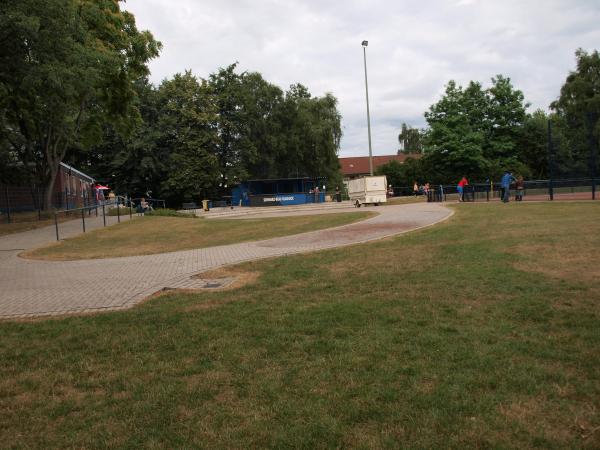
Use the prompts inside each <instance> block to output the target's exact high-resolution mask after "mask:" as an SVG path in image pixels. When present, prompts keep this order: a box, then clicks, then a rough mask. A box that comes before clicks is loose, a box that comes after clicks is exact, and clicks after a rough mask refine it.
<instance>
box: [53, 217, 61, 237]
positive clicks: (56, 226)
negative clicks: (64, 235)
mask: <svg viewBox="0 0 600 450" xmlns="http://www.w3.org/2000/svg"><path fill="white" fill-rule="evenodd" d="M54 227H55V228H56V240H57V241H60V239H59V238H58V217H57V215H56V211H54Z"/></svg>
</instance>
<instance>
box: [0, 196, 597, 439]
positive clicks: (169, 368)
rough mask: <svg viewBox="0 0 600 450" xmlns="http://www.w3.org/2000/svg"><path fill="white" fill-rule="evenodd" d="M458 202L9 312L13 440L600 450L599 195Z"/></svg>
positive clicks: (0, 422) (5, 341)
mask: <svg viewBox="0 0 600 450" xmlns="http://www.w3.org/2000/svg"><path fill="white" fill-rule="evenodd" d="M456 211H457V213H456V214H455V216H454V217H453V218H452V219H451V220H450V221H448V222H445V223H443V224H440V225H437V226H435V227H432V228H428V229H425V230H421V231H418V232H415V233H412V234H408V235H404V236H401V237H397V238H393V239H387V240H383V241H380V242H377V243H371V244H367V245H356V246H352V247H347V248H343V249H337V250H330V251H324V252H319V253H314V254H309V255H298V256H293V257H285V258H277V259H271V260H266V261H262V262H254V263H251V264H245V265H241V266H238V267H237V268H236V270H237V271H238V272H241V273H243V272H253V273H257V272H258V273H260V276H259V277H258V279H256V281H254V282H253V283H252V284H249V285H247V286H245V287H242V288H240V289H237V290H231V291H221V292H203V293H197V294H180V293H173V294H168V295H164V296H161V297H157V298H154V299H152V300H150V301H148V302H146V303H144V304H142V305H140V306H139V307H136V308H134V309H133V310H130V311H125V312H118V313H106V314H100V315H95V316H82V317H70V318H64V319H53V320H40V321H34V322H4V323H0V442H1V443H2V447H6V448H56V447H69V448H85V447H94V448H115V447H119V448H210V449H215V448H290V447H292V448H298V447H302V448H340V447H349V448H516V447H518V448H533V447H537V448H598V447H600V357H599V350H600V305H599V301H600V257H599V255H598V249H599V248H600V233H598V231H599V229H598V223H599V221H600V206H598V204H594V203H590V202H587V203H575V202H573V203H555V204H550V203H535V204H534V203H530V204H517V203H511V204H508V205H503V204H499V203H495V204H465V205H457V206H456Z"/></svg>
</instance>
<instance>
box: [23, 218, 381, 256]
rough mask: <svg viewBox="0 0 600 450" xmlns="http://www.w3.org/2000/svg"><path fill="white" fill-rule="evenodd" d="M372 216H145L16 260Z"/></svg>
mask: <svg viewBox="0 0 600 450" xmlns="http://www.w3.org/2000/svg"><path fill="white" fill-rule="evenodd" d="M372 214H373V213H371V212H354V213H337V214H321V215H308V216H294V218H293V219H290V218H287V217H274V218H268V219H244V220H226V219H211V220H204V219H190V218H181V217H159V216H145V217H137V218H135V219H134V220H129V221H127V222H124V223H121V224H119V225H113V226H110V227H107V228H103V229H99V230H94V231H92V232H90V233H86V234H83V235H79V236H77V237H74V238H70V239H65V240H64V241H61V242H58V243H54V244H51V245H47V246H44V247H40V248H37V249H33V250H30V251H27V252H24V253H22V254H21V256H23V257H26V258H32V259H44V260H57V261H65V260H78V259H96V258H110V257H123V256H135V255H150V254H157V253H168V252H174V251H180V250H190V249H197V248H207V247H215V246H219V245H229V244H234V243H239V242H248V241H257V240H263V239H269V238H273V237H281V236H288V235H293V234H298V233H303V232H307V231H314V230H321V229H325V228H333V227H338V226H341V225H345V224H348V223H353V222H357V221H360V220H364V219H366V218H368V217H371V216H372Z"/></svg>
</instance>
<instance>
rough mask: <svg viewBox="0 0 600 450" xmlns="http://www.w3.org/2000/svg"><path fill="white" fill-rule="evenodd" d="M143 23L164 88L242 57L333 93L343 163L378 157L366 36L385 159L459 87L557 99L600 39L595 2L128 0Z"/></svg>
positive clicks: (285, 82) (275, 78)
mask: <svg viewBox="0 0 600 450" xmlns="http://www.w3.org/2000/svg"><path fill="white" fill-rule="evenodd" d="M124 7H125V8H126V9H128V10H129V11H132V12H133V13H134V14H135V16H136V19H137V23H138V27H139V28H141V29H148V30H150V31H152V32H153V33H154V35H155V37H156V38H157V39H159V40H161V41H162V42H163V45H164V49H163V52H162V55H161V56H160V58H158V59H157V60H155V61H153V62H152V63H151V65H150V67H151V69H152V80H153V81H154V82H156V83H158V82H160V80H162V79H164V78H167V77H171V76H172V75H173V74H174V73H176V72H182V71H183V70H185V69H192V70H193V71H194V73H195V74H197V75H199V76H204V77H206V76H208V74H210V73H211V72H214V71H215V70H216V69H218V67H223V66H227V65H229V64H231V63H232V62H234V61H239V63H240V68H241V69H242V70H252V71H258V72H261V73H262V74H263V76H264V77H265V79H267V80H268V81H270V82H272V83H275V84H277V85H279V86H280V87H282V88H283V89H286V88H287V87H288V86H289V85H290V84H292V83H297V82H300V83H303V84H305V85H306V86H308V88H309V89H310V91H311V92H312V93H313V94H314V95H323V94H324V93H325V92H332V93H333V94H334V95H335V96H336V97H338V99H339V108H340V111H341V113H342V115H343V124H342V125H343V130H344V138H343V140H342V149H341V155H342V156H351V155H364V154H366V153H367V151H368V146H367V129H366V128H367V127H366V106H365V89H364V72H363V53H362V48H361V45H360V43H361V41H362V40H363V39H367V40H368V41H369V47H368V48H367V63H368V75H369V97H370V106H371V120H372V121H371V125H372V136H373V151H374V154H389V153H394V152H395V151H396V149H397V135H398V130H399V128H400V124H401V123H402V122H407V123H410V124H411V125H413V126H424V124H425V122H424V119H423V112H424V111H426V110H427V109H428V108H429V106H430V105H431V104H432V103H434V102H435V101H436V100H437V99H438V98H439V96H440V95H441V94H442V92H443V89H444V85H445V84H446V83H447V82H448V80H450V79H455V80H456V81H457V82H458V83H460V84H463V85H464V84H467V83H468V82H469V80H478V81H481V82H482V83H483V84H484V85H488V84H489V79H490V78H491V77H492V76H494V75H496V74H499V73H502V74H504V75H506V76H509V77H511V79H512V81H513V84H514V85H515V86H516V87H517V88H518V89H521V90H522V91H523V92H524V93H525V96H526V99H527V100H528V101H530V102H531V103H532V109H535V108H543V109H546V108H547V107H548V105H549V103H550V102H551V101H552V100H554V99H555V98H556V97H557V96H558V94H559V90H560V86H561V85H562V83H563V82H564V80H565V78H566V76H567V74H568V72H569V70H572V69H573V68H574V65H575V59H574V52H575V50H576V49H577V48H578V47H582V48H585V49H588V50H591V49H593V48H594V46H598V43H599V42H600V27H598V26H597V24H598V23H600V5H599V4H598V2H597V1H592V0H588V1H586V0H573V1H568V0H548V1H543V0H531V1H527V2H523V1H518V0H506V1H503V2H496V1H492V0H487V1H484V0H481V1H476V0H458V1H457V0H432V1H429V2H415V1H391V0H387V1H384V0H375V1H370V2H365V1H360V2H358V1H339V0H338V1H329V2H322V1H318V0H296V1H291V0H290V1H284V0H254V1H249V0H236V1H233V0H204V1H202V2H200V1H195V0H179V1H177V2H172V1H169V0H128V1H127V3H125V4H124Z"/></svg>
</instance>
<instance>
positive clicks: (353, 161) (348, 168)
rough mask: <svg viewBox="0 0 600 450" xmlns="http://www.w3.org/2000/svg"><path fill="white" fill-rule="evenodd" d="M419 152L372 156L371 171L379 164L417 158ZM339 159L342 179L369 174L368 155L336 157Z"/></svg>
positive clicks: (402, 161)
mask: <svg viewBox="0 0 600 450" xmlns="http://www.w3.org/2000/svg"><path fill="white" fill-rule="evenodd" d="M420 157H421V155H420V154H418V153H417V154H410V155H406V154H404V153H402V154H400V155H382V156H373V172H375V171H376V170H377V168H378V167H379V166H382V165H384V164H387V163H389V162H390V161H398V162H399V163H400V164H403V163H404V161H406V159H407V158H413V159H418V158H420ZM338 160H339V161H340V166H341V167H340V171H341V172H342V176H343V178H344V180H352V179H354V178H359V177H362V176H364V175H369V174H370V172H369V157H368V156H352V157H349V158H338Z"/></svg>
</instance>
